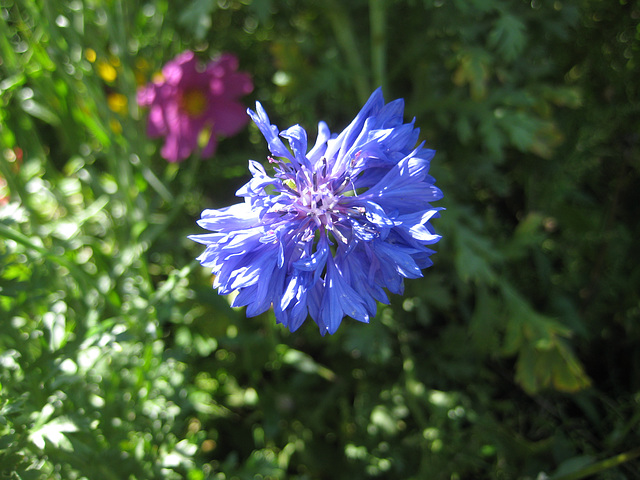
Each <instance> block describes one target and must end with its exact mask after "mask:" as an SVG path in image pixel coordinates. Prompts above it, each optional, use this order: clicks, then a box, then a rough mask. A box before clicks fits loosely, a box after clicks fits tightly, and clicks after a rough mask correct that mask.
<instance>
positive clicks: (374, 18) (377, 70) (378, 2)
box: [369, 0, 387, 91]
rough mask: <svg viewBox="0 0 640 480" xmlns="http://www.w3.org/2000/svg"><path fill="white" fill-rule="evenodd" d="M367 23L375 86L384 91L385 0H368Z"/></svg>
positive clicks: (385, 53)
mask: <svg viewBox="0 0 640 480" xmlns="http://www.w3.org/2000/svg"><path fill="white" fill-rule="evenodd" d="M369 24H370V29H371V69H372V71H373V82H374V84H375V86H376V87H378V86H379V87H382V91H386V87H387V85H386V75H385V72H386V60H387V59H386V56H387V52H386V23H385V0H369Z"/></svg>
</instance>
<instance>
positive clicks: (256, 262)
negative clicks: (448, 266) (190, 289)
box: [189, 89, 442, 335]
mask: <svg viewBox="0 0 640 480" xmlns="http://www.w3.org/2000/svg"><path fill="white" fill-rule="evenodd" d="M403 112H404V102H403V100H402V99H399V100H395V101H393V102H391V103H388V104H385V103H384V99H383V97H382V91H381V90H380V89H378V90H376V91H375V92H374V93H373V94H372V95H371V97H370V98H369V100H368V101H367V103H366V104H365V105H364V107H363V108H362V110H360V112H359V113H358V115H356V118H355V119H354V120H353V121H352V122H351V124H350V125H349V126H348V127H347V128H346V129H345V130H344V131H343V132H342V133H340V134H339V135H332V134H331V133H330V131H329V128H328V126H327V125H326V124H325V123H324V122H320V124H319V125H318V137H317V139H316V142H315V144H314V145H313V146H312V147H311V148H309V147H308V143H307V133H306V131H305V130H304V129H303V128H302V127H300V126H299V125H294V126H293V127H290V128H288V129H286V130H284V131H279V130H278V128H277V127H276V126H275V125H272V124H271V123H270V121H269V117H268V116H267V113H266V112H265V111H264V109H263V108H262V105H260V103H256V111H255V112H254V111H252V110H248V113H249V115H250V117H251V118H252V119H253V121H254V122H255V123H256V125H257V126H258V128H259V129H260V131H261V132H262V134H263V135H264V137H265V139H266V140H267V143H268V145H269V150H270V151H271V154H272V156H270V157H269V162H270V163H271V164H272V165H273V169H274V174H273V176H269V174H267V172H266V171H265V169H264V168H263V166H262V165H261V164H260V163H258V162H255V161H253V160H251V161H249V170H250V172H251V174H252V176H253V178H252V179H251V180H249V182H248V183H247V184H246V185H244V186H243V187H242V188H240V190H238V192H237V193H236V195H237V196H239V197H243V198H244V202H242V203H238V204H236V205H232V206H230V207H226V208H221V209H218V210H204V211H203V212H202V217H201V219H200V220H199V221H198V225H200V226H201V227H202V228H204V229H206V230H210V231H211V232H212V233H205V234H201V235H192V236H190V237H189V238H190V239H192V240H194V241H196V242H198V243H201V244H203V245H206V249H205V251H204V252H203V253H202V254H201V255H200V256H199V257H198V260H199V261H200V263H201V264H202V265H203V266H204V267H208V268H211V269H212V272H213V274H214V275H215V282H214V288H217V289H218V293H219V294H221V295H226V294H229V293H231V292H233V291H235V290H237V291H238V294H237V296H236V297H235V299H234V300H233V306H246V307H247V315H248V316H254V315H258V314H260V313H262V312H264V311H266V310H267V309H269V308H270V307H271V306H273V310H274V312H275V316H276V319H277V321H278V323H281V324H283V325H284V326H286V327H287V328H289V329H290V330H291V331H295V330H296V329H298V328H299V327H300V325H302V323H303V322H304V321H305V319H306V318H307V317H308V316H310V317H311V318H312V319H313V320H314V321H315V322H316V324H317V325H318V327H320V332H321V333H322V334H323V335H324V334H325V333H326V332H329V333H335V331H336V330H337V329H338V327H339V326H340V323H341V322H342V319H343V318H344V317H345V316H349V317H351V318H354V319H355V320H359V321H361V322H368V321H369V319H370V318H371V317H374V316H375V314H376V305H377V302H383V303H389V300H388V298H387V294H386V293H385V289H386V290H388V291H390V292H392V293H396V294H401V293H402V291H403V280H404V279H405V278H418V277H421V276H422V272H421V270H422V269H424V268H426V267H428V266H430V265H431V264H432V261H431V260H430V258H429V257H430V255H431V254H432V253H434V252H433V250H431V249H430V248H428V245H431V244H433V243H435V242H437V241H438V240H439V239H440V236H439V235H437V234H436V233H435V232H434V230H433V227H432V226H431V225H430V223H429V221H430V220H431V219H432V218H435V217H437V216H438V211H439V210H441V208H434V207H432V206H431V202H432V201H435V200H439V199H441V198H442V192H441V191H440V190H439V189H438V188H437V187H436V186H435V185H434V182H435V180H434V178H433V177H431V176H430V175H429V174H428V171H429V163H430V161H431V158H433V156H434V154H435V151H434V150H430V149H427V148H424V147H423V143H421V144H419V145H417V146H416V143H417V141H418V135H419V129H417V128H415V127H414V122H411V123H403V118H402V116H403ZM283 139H284V140H286V141H287V142H288V147H287V146H286V145H285V143H284V142H283Z"/></svg>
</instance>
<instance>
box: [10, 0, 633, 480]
mask: <svg viewBox="0 0 640 480" xmlns="http://www.w3.org/2000/svg"><path fill="white" fill-rule="evenodd" d="M639 17H640V10H639V9H638V6H637V5H634V4H633V2H627V1H620V2H615V3H610V2H599V1H596V0H589V1H584V2H574V1H556V2H552V3H551V2H540V1H532V2H528V1H527V2H524V1H522V2H507V1H505V0H474V1H463V0H455V1H441V0H423V1H419V0H397V1H392V0H384V1H383V0H370V1H369V2H365V1H364V0H358V1H354V2H338V1H334V0H331V1H328V0H327V1H325V2H311V1H308V0H305V1H297V2H293V1H291V0H277V1H276V0H225V1H222V0H219V1H213V0H190V1H187V2H170V1H167V0H155V1H138V0H134V1H126V2H125V1H122V0H109V1H100V0H73V1H69V2H48V1H44V0H21V1H14V0H0V176H1V177H2V179H4V180H3V181H2V182H0V238H1V239H2V241H1V242H0V318H1V320H0V321H2V322H3V325H2V329H0V472H1V473H2V476H3V478H9V479H25V480H27V479H33V480H38V479H65V480H66V479H83V478H89V479H103V478H104V479H111V478H113V479H116V478H117V479H133V478H135V479H146V478H149V479H159V478H162V479H174V478H175V479H182V478H184V479H188V480H204V479H220V480H221V479H245V478H246V479H254V478H265V479H285V478H288V479H299V480H303V479H304V480H310V479H324V478H376V477H377V478H415V479H423V478H428V479H436V480H437V479H454V478H496V479H500V478H521V479H535V478H537V479H542V478H548V477H549V476H550V477H551V478H554V479H565V480H566V479H579V478H586V476H588V475H594V474H598V475H600V476H599V477H598V478H603V479H605V478H606V479H625V478H629V479H631V478H636V477H637V476H638V475H639V474H640V470H638V467H637V466H636V465H635V464H633V462H632V460H633V459H634V458H636V457H637V456H638V450H637V445H638V440H639V439H638V434H637V431H638V422H640V407H639V405H638V401H639V399H640V397H639V395H640V382H639V379H640V356H639V354H638V348H637V345H638V339H639V338H640V327H639V322H638V320H639V319H640V303H638V296H637V292H638V289H639V288H640V273H639V272H640V271H639V270H638V269H637V268H636V266H637V265H638V264H639V263H640V256H639V254H638V250H637V249H636V248H634V247H635V245H634V239H636V238H638V236H640V230H639V229H640V227H639V226H638V222H637V218H638V216H639V215H640V211H639V210H638V209H639V205H640V197H639V194H638V192H639V191H640V190H638V188H637V184H638V179H639V178H638V177H639V176H640V163H639V162H638V159H639V158H640V150H639V149H640V147H639V137H638V132H640V120H639V118H640V117H639V116H638V105H639V104H640V99H639V95H638V94H639V91H638V88H639V87H638V82H637V78H638V76H639V66H638V63H637V58H638V51H639V50H640V34H639V33H638V28H637V23H638V22H637V19H638V18H639ZM186 48H190V49H193V50H195V51H197V52H198V53H199V55H201V56H202V57H207V56H213V55H215V54H217V53H218V52H221V51H232V52H234V53H236V54H237V55H238V56H239V59H240V65H241V69H242V70H246V71H249V72H250V73H251V74H252V76H253V79H254V83H255V87H256V88H255V91H254V93H253V94H252V98H251V101H253V100H255V99H258V100H260V101H261V102H262V103H263V104H265V106H268V111H269V112H270V114H271V117H272V120H273V121H274V122H275V123H277V124H278V125H279V126H280V127H286V126H289V125H291V124H293V123H296V122H299V123H301V124H303V125H304V126H306V127H308V128H310V129H312V128H313V125H315V124H316V122H317V121H318V120H320V119H324V120H326V121H327V122H328V123H329V124H330V125H331V126H332V127H333V129H336V130H337V129H339V128H341V127H343V126H344V125H346V123H347V122H348V121H349V120H350V118H351V117H352V116H353V114H354V113H355V112H356V111H357V109H358V108H359V107H360V105H361V103H362V101H363V100H364V99H365V98H366V97H367V96H368V94H369V93H370V91H371V90H373V88H374V87H375V86H377V85H378V84H382V85H384V86H385V96H386V98H387V99H392V98H397V97H404V98H405V100H406V110H407V112H408V115H411V116H415V117H416V125H418V126H420V127H421V129H422V137H423V138H424V139H426V141H427V144H428V145H429V146H432V147H433V148H435V149H437V150H438V154H437V155H436V157H435V160H434V162H433V166H432V173H433V175H434V176H435V177H436V178H437V179H438V185H439V186H440V187H441V188H442V189H443V191H444V192H445V199H444V200H443V201H442V202H441V206H444V207H446V208H447V210H446V211H445V212H444V213H443V215H442V218H440V219H438V220H436V222H437V223H436V228H437V230H438V231H439V233H441V234H442V235H443V240H442V241H441V242H440V243H439V244H438V246H437V250H438V254H437V255H436V256H435V257H434V261H435V265H434V266H433V267H432V268H430V269H429V270H427V271H425V277H424V278H423V279H420V280H415V281H411V282H407V285H406V294H405V295H404V297H394V298H392V303H391V305H390V306H384V307H382V306H381V307H380V309H379V314H378V316H377V318H376V319H374V320H373V321H372V323H371V324H370V325H362V324H358V323H357V322H349V321H347V322H345V324H344V325H343V326H342V327H341V329H340V330H339V332H338V333H337V334H335V335H334V336H331V337H320V336H319V334H318V333H317V331H316V328H315V327H314V326H313V325H305V326H304V327H303V328H301V330H300V331H299V332H297V333H295V334H290V333H287V332H285V331H283V330H281V329H280V328H279V327H278V326H277V325H275V319H274V318H273V315H272V314H265V315H262V316H260V317H258V318H254V319H247V318H245V315H244V312H242V311H238V310H235V309H232V308H230V307H229V302H228V299H226V298H224V297H219V296H218V295H217V294H216V293H215V292H214V291H213V290H212V288H211V278H210V276H209V274H208V272H206V271H204V269H202V268H200V267H199V266H198V264H197V262H196V261H195V260H194V258H195V257H196V256H197V255H198V253H199V248H198V246H197V245H194V244H192V242H189V241H188V240H187V239H186V236H187V235H188V234H190V233H196V232H197V226H196V225H195V219H196V218H197V217H198V215H199V213H200V211H201V210H202V209H204V208H209V207H220V206H223V205H226V204H230V203H231V202H234V201H235V200H234V192H235V190H236V189H237V187H238V186H240V185H241V184H242V183H243V182H244V180H245V178H246V173H245V172H246V162H247V160H248V159H249V158H254V159H256V160H260V159H263V158H264V157H265V155H266V147H265V146H264V145H263V140H262V139H261V137H260V135H259V132H258V131H257V129H256V128H255V127H253V126H250V127H249V128H248V129H247V130H246V131H245V132H243V133H241V134H240V135H238V136H237V137H234V138H228V139H224V140H223V141H222V142H221V143H220V146H219V150H218V153H217V155H216V157H215V158H214V159H212V160H209V161H201V160H199V159H198V158H197V156H194V158H191V159H189V160H188V161H187V162H185V163H184V164H179V165H174V164H167V163H166V162H165V161H164V160H162V159H161V158H160V156H159V154H158V149H159V143H158V142H157V141H151V140H149V139H147V138H146V136H145V135H144V132H145V115H146V112H142V111H140V110H139V109H138V107H137V105H136V103H135V92H136V88H137V87H138V86H139V85H141V84H143V83H145V82H147V81H149V80H150V79H151V78H152V76H153V74H154V73H155V72H157V71H159V70H160V68H161V67H162V65H163V64H164V62H166V61H167V60H169V59H171V58H172V57H174V56H175V55H176V54H178V53H179V52H181V51H182V50H184V49H186ZM247 103H249V102H247ZM5 183H6V185H5Z"/></svg>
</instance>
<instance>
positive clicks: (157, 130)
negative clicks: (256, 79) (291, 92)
mask: <svg viewBox="0 0 640 480" xmlns="http://www.w3.org/2000/svg"><path fill="white" fill-rule="evenodd" d="M237 70H238V59H237V58H236V57H235V55H232V54H229V53H224V54H222V55H221V56H220V57H219V58H218V59H216V60H213V61H212V62H210V63H209V64H208V65H207V66H206V67H205V68H202V66H201V65H200V64H199V63H198V61H197V59H196V56H195V54H194V53H193V52H191V51H186V52H183V53H181V54H180V55H178V56H177V57H176V58H174V59H173V60H171V61H170V62H168V63H167V64H166V65H165V66H164V67H163V68H162V75H159V78H157V79H154V81H153V82H152V83H149V84H147V85H146V86H144V87H142V88H140V89H139V90H138V104H139V105H140V106H142V107H149V120H148V123H147V135H149V136H150V137H165V142H164V145H163V146H162V149H161V150H160V154H161V155H162V156H163V157H164V158H166V159H167V160H169V161H170V162H180V161H182V160H184V159H185V158H187V157H188V156H189V155H190V154H191V153H192V152H193V151H194V150H196V149H197V148H198V147H199V146H200V147H202V151H201V152H200V155H201V156H202V157H203V158H208V157H212V156H213V154H214V153H215V150H216V146H217V143H218V142H217V138H218V136H230V135H234V134H236V133H238V132H239V131H240V130H241V129H242V128H243V127H244V126H245V125H246V124H247V122H248V121H249V117H248V116H247V114H246V108H245V107H244V106H243V105H242V104H241V103H239V102H238V101H237V100H238V98H240V97H241V96H243V95H246V94H248V93H250V92H251V91H252V90H253V83H252V82H251V78H250V77H249V75H248V74H247V73H245V72H238V71H237Z"/></svg>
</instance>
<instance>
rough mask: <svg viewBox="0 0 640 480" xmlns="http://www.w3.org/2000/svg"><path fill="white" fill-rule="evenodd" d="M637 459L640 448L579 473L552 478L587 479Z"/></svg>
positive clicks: (581, 470)
mask: <svg viewBox="0 0 640 480" xmlns="http://www.w3.org/2000/svg"><path fill="white" fill-rule="evenodd" d="M637 457H640V447H638V448H634V449H633V450H629V451H628V452H624V453H621V454H619V455H615V456H613V457H611V458H607V459H605V460H601V461H600V462H596V463H594V464H592V465H589V466H588V467H585V468H582V469H580V470H578V471H577V472H572V473H569V474H567V475H562V476H560V477H555V476H552V477H551V478H552V479H553V480H580V479H582V478H587V477H590V476H591V475H595V474H596V473H600V472H603V471H604V470H608V469H610V468H613V467H617V466H618V465H621V464H623V463H626V462H628V461H630V460H633V459H634V458H637Z"/></svg>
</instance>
